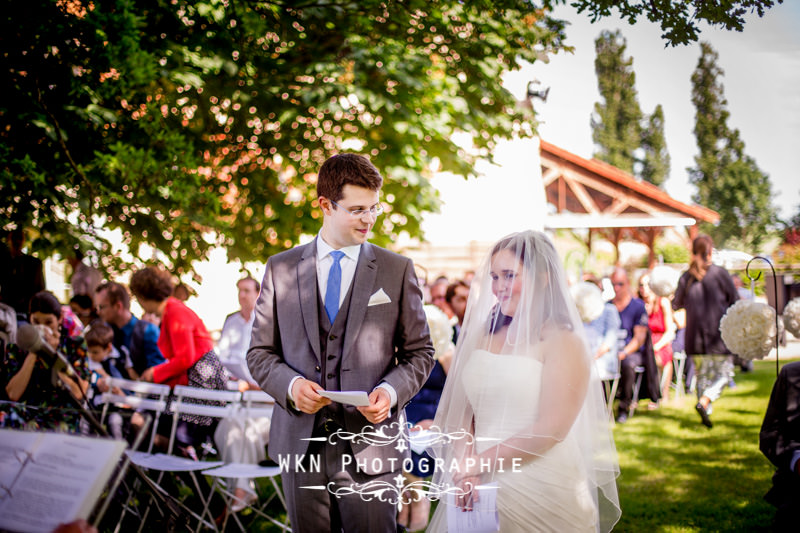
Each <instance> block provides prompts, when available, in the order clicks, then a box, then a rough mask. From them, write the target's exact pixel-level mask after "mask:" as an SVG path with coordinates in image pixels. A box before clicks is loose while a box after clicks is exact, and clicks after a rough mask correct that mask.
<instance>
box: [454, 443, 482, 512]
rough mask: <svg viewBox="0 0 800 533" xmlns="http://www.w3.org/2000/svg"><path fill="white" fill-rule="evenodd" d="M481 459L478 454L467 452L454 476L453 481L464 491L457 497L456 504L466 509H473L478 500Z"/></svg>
mask: <svg viewBox="0 0 800 533" xmlns="http://www.w3.org/2000/svg"><path fill="white" fill-rule="evenodd" d="M480 475H481V471H480V459H479V457H478V456H476V455H472V454H467V455H466V456H465V457H464V458H463V459H462V460H461V465H460V467H459V471H458V472H456V473H455V475H454V476H453V481H454V482H455V483H456V485H457V486H458V488H460V489H461V491H462V492H464V493H466V494H463V495H459V496H458V497H457V498H456V505H457V506H458V507H462V508H463V509H464V510H465V511H471V510H472V508H473V506H474V504H475V503H477V502H478V491H477V489H476V487H477V486H478V484H479V483H480Z"/></svg>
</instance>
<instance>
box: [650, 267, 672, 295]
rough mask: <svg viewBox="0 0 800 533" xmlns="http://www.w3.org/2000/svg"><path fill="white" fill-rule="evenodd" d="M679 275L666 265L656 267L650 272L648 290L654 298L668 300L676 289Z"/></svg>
mask: <svg viewBox="0 0 800 533" xmlns="http://www.w3.org/2000/svg"><path fill="white" fill-rule="evenodd" d="M679 278H680V273H679V272H678V271H677V270H675V269H674V268H672V267H668V266H666V265H658V266H657V267H655V268H653V270H652V271H651V272H650V283H649V285H650V290H652V291H653V292H654V293H655V294H656V296H661V297H662V298H669V297H670V296H672V295H673V294H674V293H675V289H677V288H678V279H679Z"/></svg>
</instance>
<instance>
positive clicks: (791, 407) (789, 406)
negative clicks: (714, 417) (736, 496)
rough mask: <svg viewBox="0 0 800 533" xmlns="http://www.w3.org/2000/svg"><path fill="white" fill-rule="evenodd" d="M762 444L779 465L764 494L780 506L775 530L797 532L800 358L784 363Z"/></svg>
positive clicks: (799, 518) (799, 513)
mask: <svg viewBox="0 0 800 533" xmlns="http://www.w3.org/2000/svg"><path fill="white" fill-rule="evenodd" d="M759 447H760V449H761V452H762V453H763V454H764V455H766V456H767V459H769V460H770V461H771V462H772V464H774V465H775V466H776V467H777V470H776V471H775V475H773V476H772V488H771V489H770V490H769V492H767V494H766V495H765V496H764V499H766V500H767V501H768V502H769V503H771V504H772V505H774V506H775V507H777V512H776V514H775V531H797V529H796V528H797V526H798V524H800V361H798V362H795V363H789V364H787V365H785V366H784V367H783V368H782V369H781V372H780V374H779V375H778V380H777V381H776V382H775V386H774V387H773V388H772V395H771V396H770V398H769V405H767V413H766V414H765V415H764V422H763V423H762V425H761V434H760V435H759Z"/></svg>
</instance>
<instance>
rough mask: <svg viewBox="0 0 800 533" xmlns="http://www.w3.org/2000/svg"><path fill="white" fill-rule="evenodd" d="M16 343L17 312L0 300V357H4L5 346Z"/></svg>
mask: <svg viewBox="0 0 800 533" xmlns="http://www.w3.org/2000/svg"><path fill="white" fill-rule="evenodd" d="M16 343H17V312H16V311H15V310H14V308H13V307H11V306H10V305H6V304H4V303H3V302H0V358H3V359H4V358H5V355H6V347H7V346H8V345H9V344H16Z"/></svg>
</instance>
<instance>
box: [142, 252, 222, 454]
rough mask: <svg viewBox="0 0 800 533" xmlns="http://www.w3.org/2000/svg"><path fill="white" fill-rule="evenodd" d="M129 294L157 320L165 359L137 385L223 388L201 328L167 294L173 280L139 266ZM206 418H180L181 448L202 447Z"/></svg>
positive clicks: (209, 430)
mask: <svg viewBox="0 0 800 533" xmlns="http://www.w3.org/2000/svg"><path fill="white" fill-rule="evenodd" d="M130 288H131V292H132V293H133V295H134V296H136V299H137V300H139V304H140V305H141V306H142V309H144V311H145V313H152V314H154V315H156V316H157V317H159V318H160V319H161V332H160V334H159V337H158V348H159V349H160V350H161V353H162V355H163V356H164V358H165V359H166V361H164V362H163V363H161V364H159V365H156V366H154V367H151V368H148V369H147V370H145V371H144V372H142V375H141V378H140V379H141V380H142V381H151V382H154V383H165V384H167V385H170V386H171V387H174V386H175V385H189V386H190V387H200V388H204V389H220V390H222V389H224V388H225V374H224V369H223V367H222V364H221V363H220V361H219V358H218V357H217V354H216V353H214V342H213V340H212V339H211V335H210V334H209V333H208V330H207V329H206V326H205V324H203V321H202V320H201V319H200V317H198V316H197V314H196V313H195V312H194V311H192V310H191V309H189V308H188V307H186V304H184V303H183V302H181V301H180V300H178V299H177V298H174V297H173V296H172V291H173V284H172V276H171V275H170V274H169V273H168V272H166V271H165V270H163V269H161V268H156V267H147V268H143V269H141V270H139V271H137V272H135V273H134V274H133V276H131V283H130ZM214 426H215V424H214V422H213V420H212V419H211V418H208V417H200V416H195V415H181V417H180V421H179V422H178V431H177V434H176V438H177V440H178V444H179V445H181V446H184V447H187V448H188V447H191V446H197V445H199V444H202V443H203V442H204V441H205V439H206V437H207V436H209V435H212V434H213V432H214Z"/></svg>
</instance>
